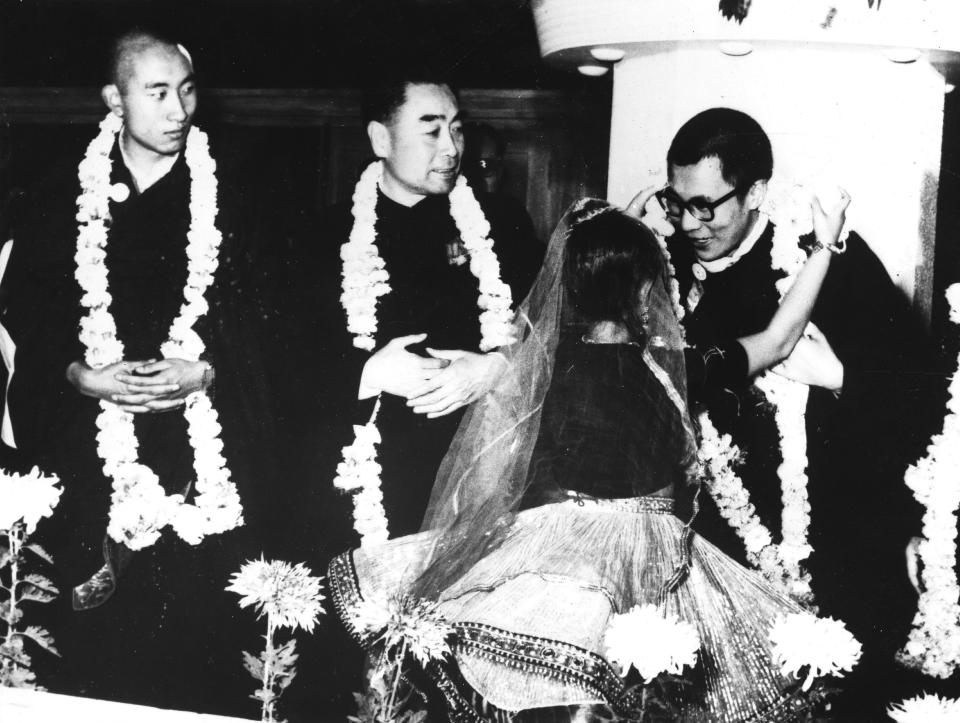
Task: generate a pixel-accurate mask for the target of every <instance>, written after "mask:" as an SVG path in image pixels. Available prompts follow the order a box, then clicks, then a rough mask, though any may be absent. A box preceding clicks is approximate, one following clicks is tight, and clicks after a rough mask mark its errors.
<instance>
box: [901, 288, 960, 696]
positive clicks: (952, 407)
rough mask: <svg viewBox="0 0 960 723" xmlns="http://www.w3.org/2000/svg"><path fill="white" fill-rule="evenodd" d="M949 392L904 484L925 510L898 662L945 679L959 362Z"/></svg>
mask: <svg viewBox="0 0 960 723" xmlns="http://www.w3.org/2000/svg"><path fill="white" fill-rule="evenodd" d="M947 300H948V301H949V303H950V320H951V321H952V322H953V323H954V324H960V284H954V285H953V286H951V287H950V288H948V289H947ZM957 364H958V370H957V371H956V372H954V375H953V377H952V379H951V380H950V386H949V388H948V400H947V414H946V416H945V417H944V420H943V430H942V431H941V432H940V434H938V435H935V436H934V437H933V438H932V439H931V440H930V445H929V446H928V447H927V454H926V455H925V456H924V457H923V458H922V459H920V460H918V461H917V462H916V464H913V465H911V466H910V467H909V468H908V469H907V473H906V476H905V477H904V482H905V483H906V485H907V486H908V487H909V488H910V489H911V490H913V495H914V497H916V498H917V501H918V502H920V504H922V505H923V506H924V507H925V508H926V509H925V511H924V513H923V537H924V539H923V540H922V541H921V542H920V550H919V552H920V559H921V560H922V561H923V571H922V573H921V578H922V580H923V590H922V591H921V592H920V599H919V600H918V602H917V613H916V615H915V616H914V619H913V628H912V629H911V631H910V635H909V637H908V639H907V643H906V646H905V647H904V649H903V650H902V651H900V653H899V655H898V658H899V659H900V660H901V661H902V662H904V663H906V664H907V665H910V666H911V667H914V668H919V669H920V670H922V671H923V672H924V673H925V674H927V675H931V676H935V677H938V678H949V677H950V676H951V675H952V674H953V673H954V671H956V670H957V668H960V585H958V583H957V573H956V571H955V569H954V565H955V562H956V554H957V510H958V508H960V475H958V473H957V470H960V360H958V362H957Z"/></svg>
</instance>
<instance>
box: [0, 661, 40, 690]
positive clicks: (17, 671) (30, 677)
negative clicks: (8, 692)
mask: <svg viewBox="0 0 960 723" xmlns="http://www.w3.org/2000/svg"><path fill="white" fill-rule="evenodd" d="M36 679H37V676H35V675H34V674H33V671H32V670H30V668H26V667H22V666H20V665H14V666H11V667H10V668H0V688H22V689H24V690H45V688H42V687H40V686H39V685H37V684H36V682H35V681H36Z"/></svg>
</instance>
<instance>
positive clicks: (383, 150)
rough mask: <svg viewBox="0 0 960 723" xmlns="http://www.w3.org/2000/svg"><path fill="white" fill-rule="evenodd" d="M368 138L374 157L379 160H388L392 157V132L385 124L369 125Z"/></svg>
mask: <svg viewBox="0 0 960 723" xmlns="http://www.w3.org/2000/svg"><path fill="white" fill-rule="evenodd" d="M367 137H368V138H369V139H370V147H371V148H372V149H373V155H375V156H376V157H377V158H386V157H387V156H389V155H390V147H391V142H390V130H389V129H388V128H387V127H386V126H385V125H384V124H383V123H381V122H380V121H370V122H369V123H367Z"/></svg>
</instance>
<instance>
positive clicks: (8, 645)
mask: <svg viewBox="0 0 960 723" xmlns="http://www.w3.org/2000/svg"><path fill="white" fill-rule="evenodd" d="M0 658H6V659H7V660H9V661H11V662H12V663H14V664H15V665H24V666H28V667H29V665H30V656H29V655H28V654H27V653H26V652H24V650H23V640H21V639H20V638H19V637H18V634H17V633H14V635H13V637H11V638H10V640H8V641H6V642H4V643H0Z"/></svg>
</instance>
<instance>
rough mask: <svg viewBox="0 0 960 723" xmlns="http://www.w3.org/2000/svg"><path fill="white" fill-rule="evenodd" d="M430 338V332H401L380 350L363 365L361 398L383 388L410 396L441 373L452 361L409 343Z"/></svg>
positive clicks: (403, 395)
mask: <svg viewBox="0 0 960 723" xmlns="http://www.w3.org/2000/svg"><path fill="white" fill-rule="evenodd" d="M426 338H427V335H426V334H412V335H410V336H398V337H397V338H396V339H391V340H390V341H389V342H387V344H386V345H385V346H384V347H383V348H381V349H379V350H377V352H376V353H375V354H373V355H372V356H371V357H370V358H369V359H367V363H366V364H364V366H363V373H362V374H361V375H360V390H359V393H358V394H357V398H358V399H367V398H369V397H374V396H376V395H377V394H380V393H381V392H386V393H387V394H394V395H396V396H398V397H409V396H410V394H411V393H412V392H413V391H415V390H417V389H419V388H421V387H422V386H423V384H424V382H429V381H430V380H431V379H433V378H434V377H435V376H436V375H437V374H439V373H440V370H441V369H443V368H444V367H445V366H447V364H449V362H447V361H444V360H442V359H431V358H430V357H425V356H420V355H419V354H414V353H413V352H410V351H407V347H408V346H411V345H413V344H419V343H420V342H421V341H423V340H424V339H426Z"/></svg>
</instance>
